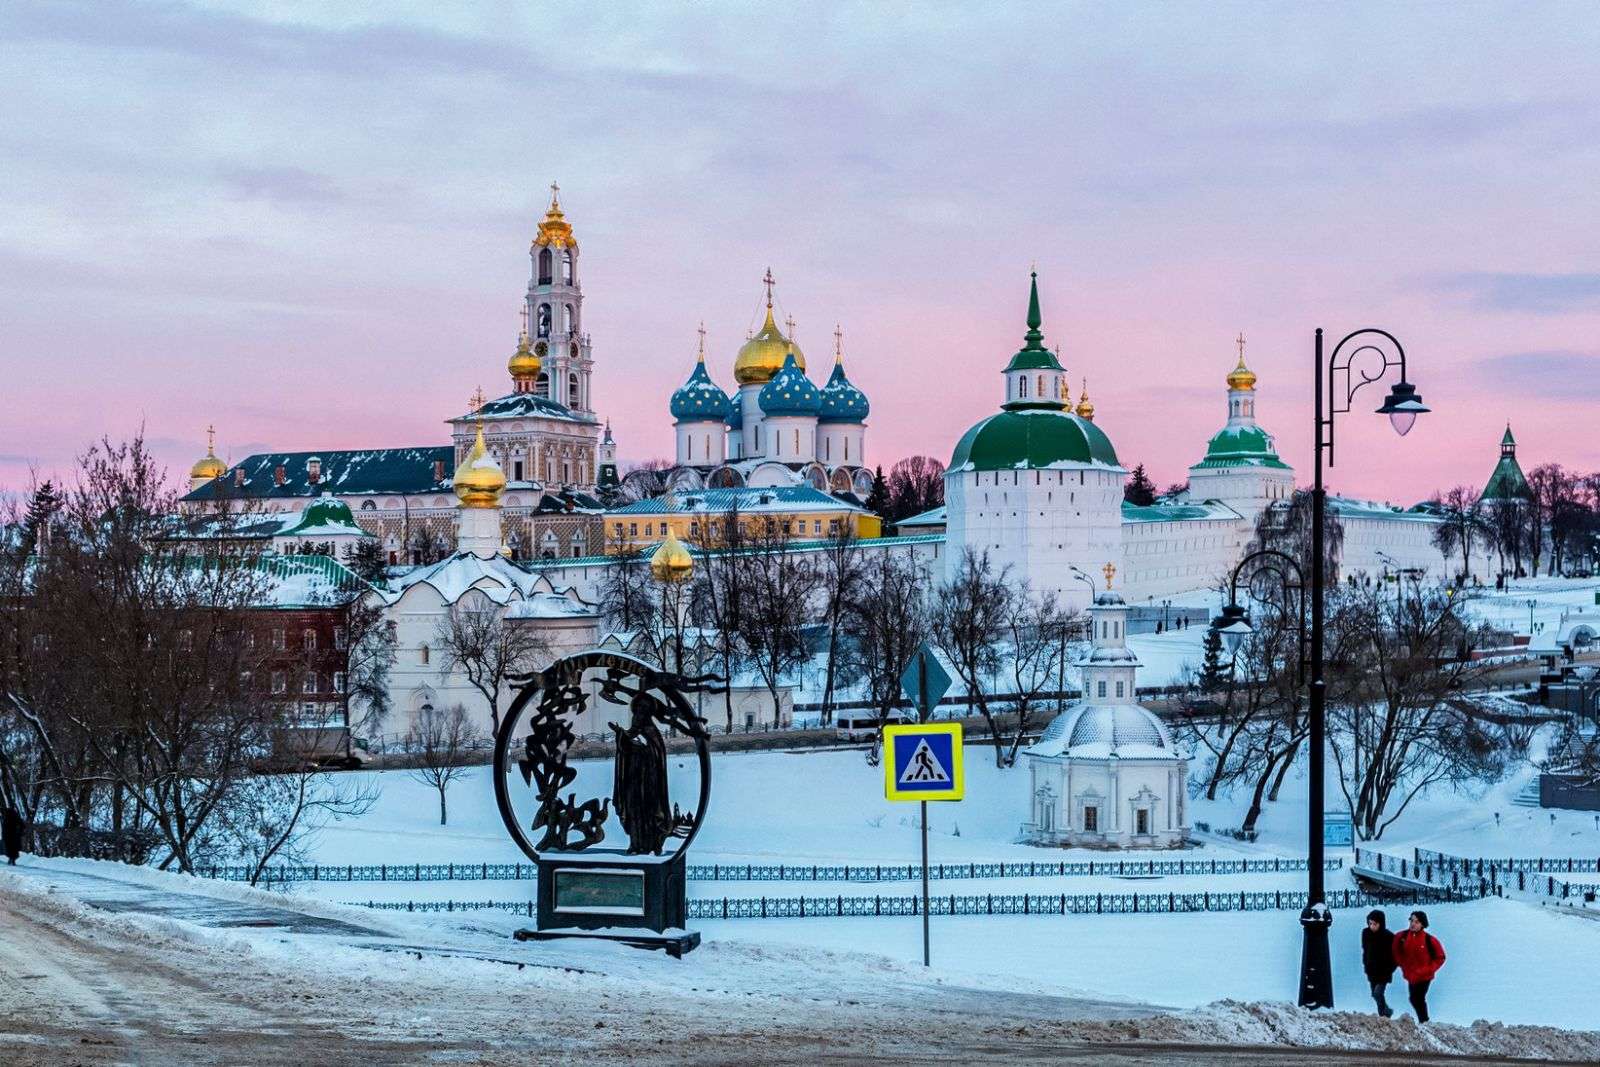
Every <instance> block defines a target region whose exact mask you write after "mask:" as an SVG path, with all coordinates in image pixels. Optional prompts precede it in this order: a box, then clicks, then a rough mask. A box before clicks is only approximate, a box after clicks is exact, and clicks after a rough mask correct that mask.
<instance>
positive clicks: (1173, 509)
mask: <svg viewBox="0 0 1600 1067" xmlns="http://www.w3.org/2000/svg"><path fill="white" fill-rule="evenodd" d="M1241 518H1243V516H1242V515H1240V514H1239V513H1238V512H1237V511H1235V510H1233V509H1232V508H1230V507H1229V506H1228V505H1226V504H1224V503H1222V502H1221V501H1220V500H1202V501H1199V502H1198V503H1196V502H1185V503H1182V504H1145V505H1143V506H1140V505H1136V504H1130V503H1128V502H1127V501H1126V500H1124V501H1123V502H1122V521H1123V522H1203V521H1208V520H1216V519H1223V520H1230V519H1241Z"/></svg>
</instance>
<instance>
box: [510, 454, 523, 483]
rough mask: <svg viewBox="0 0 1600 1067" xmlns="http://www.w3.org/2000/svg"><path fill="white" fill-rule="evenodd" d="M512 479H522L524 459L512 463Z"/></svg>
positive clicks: (516, 480)
mask: <svg viewBox="0 0 1600 1067" xmlns="http://www.w3.org/2000/svg"><path fill="white" fill-rule="evenodd" d="M511 480H512V481H515V482H520V481H522V460H520V459H519V460H517V461H516V462H515V463H513V464H511Z"/></svg>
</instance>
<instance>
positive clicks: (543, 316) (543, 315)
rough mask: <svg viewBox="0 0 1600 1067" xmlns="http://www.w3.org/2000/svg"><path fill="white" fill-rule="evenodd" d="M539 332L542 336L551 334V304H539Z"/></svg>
mask: <svg viewBox="0 0 1600 1067" xmlns="http://www.w3.org/2000/svg"><path fill="white" fill-rule="evenodd" d="M538 334H539V336H540V337H549V336H550V305H549V304H540V305H539V322H538Z"/></svg>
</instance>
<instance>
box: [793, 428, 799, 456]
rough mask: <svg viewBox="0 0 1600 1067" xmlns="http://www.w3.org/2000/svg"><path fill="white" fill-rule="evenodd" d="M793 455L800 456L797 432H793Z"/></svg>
mask: <svg viewBox="0 0 1600 1067" xmlns="http://www.w3.org/2000/svg"><path fill="white" fill-rule="evenodd" d="M794 454H795V455H797V456H798V455H799V454H800V431H799V430H795V432H794Z"/></svg>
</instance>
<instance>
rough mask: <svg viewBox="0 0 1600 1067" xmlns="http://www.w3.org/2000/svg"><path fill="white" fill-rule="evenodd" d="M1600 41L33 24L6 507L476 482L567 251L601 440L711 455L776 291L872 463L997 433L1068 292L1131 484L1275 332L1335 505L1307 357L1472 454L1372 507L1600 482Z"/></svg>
mask: <svg viewBox="0 0 1600 1067" xmlns="http://www.w3.org/2000/svg"><path fill="white" fill-rule="evenodd" d="M1597 85H1600V17H1597V16H1596V10H1595V8H1594V7H1593V6H1591V5H1587V4H1580V3H1568V4H1550V5H1540V4H1505V5H1491V4H1451V5H1442V4H1441V5H1432V4H1428V5H1424V4H1404V5H1396V4H1337V5H1331V4H1302V5H1295V4H1270V5H1269V4H1228V3H1223V4H1214V3H1213V4H1134V3H1115V4H1112V3H1107V4H1096V5H1066V4H1045V3H1038V4H1020V3H1019V4H977V3H964V4H940V5H929V4H920V3H919V4H901V3H879V4H849V5H828V4H820V5H793V6H791V5H776V4H756V3H749V4H732V3H704V4H688V3H653V4H640V5H637V6H626V5H622V4H581V5H571V6H566V5H556V4H512V3H506V4H489V5H469V4H434V3H426V4H416V5H405V4H382V5H378V4H357V3H350V4H331V5H330V4H322V3H307V4H296V3H248V4H246V3H235V4H228V3H217V4H193V5H191V4H182V3H147V4H140V5H132V4H128V5H124V4H115V3H94V4H84V5H74V4H71V3H33V2H30V0H11V2H9V3H7V4H5V5H4V6H3V8H0V99H3V100H4V101H5V105H4V110H5V115H6V118H5V121H4V122H0V205H3V210H0V366H3V369H4V372H5V373H4V382H5V385H4V388H3V390H0V419H3V426H4V432H3V437H0V487H5V488H9V489H13V490H15V489H19V488H22V487H24V486H25V485H26V484H27V482H28V479H29V477H30V472H31V471H37V472H38V474H39V475H40V476H41V477H42V476H49V475H60V474H61V473H64V472H65V471H67V470H68V469H69V468H70V466H71V463H72V459H73V456H74V455H75V454H76V453H78V452H80V451H81V450H82V449H83V448H84V447H85V445H86V444H88V443H89V442H90V441H91V440H93V439H95V438H97V437H99V436H100V435H102V434H107V435H110V436H112V437H113V438H120V437H125V436H128V435H131V434H132V433H134V432H135V431H137V430H138V428H139V427H140V425H141V424H142V425H143V426H144V427H145V430H146V433H147V436H148V437H149V439H150V440H151V442H152V443H153V445H154V447H155V449H156V451H157V453H158V454H159V455H160V456H161V457H162V458H163V459H164V460H166V461H167V462H168V463H169V464H170V465H171V468H172V472H173V474H174V475H176V476H182V475H183V474H185V473H186V472H187V468H188V466H189V464H190V463H192V462H193V461H194V459H195V458H197V457H198V456H199V455H200V454H201V453H202V452H203V451H204V445H205V433H204V429H205V427H206V425H207V424H208V423H211V422H214V423H215V424H216V426H217V431H218V453H219V454H220V455H222V456H224V457H225V458H227V457H233V458H241V457H243V456H244V455H247V454H248V453H250V452H254V451H260V450H266V449H283V450H290V449H293V450H301V449H306V450H331V449H338V448H354V447H382V446H399V445H420V444H442V443H445V442H446V441H447V440H448V436H447V427H446V426H445V425H444V422H443V420H444V419H446V418H447V417H449V416H452V415H457V414H459V413H461V412H462V411H463V410H464V409H465V407H466V401H467V398H468V396H469V395H470V394H471V393H472V392H473V390H474V388H476V387H477V386H479V385H482V387H483V388H484V390H485V391H486V392H487V393H489V394H490V395H491V396H493V395H499V394H501V393H504V392H507V391H509V389H510V383H509V379H508V378H507V376H506V372H505V362H506V359H507V357H508V356H509V355H510V354H511V351H512V349H513V347H514V345H515V341H516V335H517V330H518V328H519V308H520V307H521V299H522V294H523V292H524V291H525V289H526V286H527V282H528V273H529V260H528V256H527V249H528V243H529V240H530V238H531V236H532V234H533V232H534V226H535V224H536V222H537V221H538V219H539V218H540V216H541V215H542V213H543V210H544V207H545V204H546V203H547V202H548V199H549V190H548V185H549V183H550V182H551V181H552V180H558V181H559V182H560V184H561V188H562V201H563V205H564V206H565V208H566V210H567V213H568V218H569V219H570V221H571V222H572V224H573V226H574V228H575V230H576V233H577V236H578V240H579V242H580V245H581V249H582V260H581V272H582V281H583V283H584V293H585V297H586V300H585V305H584V308H585V316H586V317H585V325H586V328H587V329H588V331H589V332H590V333H591V334H592V335H593V337H594V352H595V358H596V364H597V366H596V374H595V387H594V397H595V403H596V407H597V408H598V409H599V410H600V412H601V413H602V414H603V415H606V416H609V417H610V418H611V419H612V421H613V424H614V426H615V430H616V435H617V439H618V442H619V446H620V450H621V453H622V457H623V459H624V461H625V462H626V461H629V460H640V459H645V458H649V457H654V456H666V455H669V454H670V451H671V447H672V432H671V425H670V418H669V416H668V414H667V399H668V396H669V394H670V393H671V392H672V390H673V389H674V388H676V387H677V386H678V385H679V384H680V383H681V382H682V381H683V380H684V378H685V377H686V376H687V374H688V372H689V370H690V369H691V366H692V361H693V354H694V348H695V340H696V334H695V329H696V326H697V325H698V324H699V323H700V321H701V320H702V319H703V320H704V321H705V323H706V329H707V331H708V349H709V353H710V360H709V362H710V369H711V372H712V376H713V378H714V379H715V380H716V381H717V382H718V384H720V385H722V386H723V387H724V388H728V387H731V386H732V384H733V382H732V373H731V368H732V361H733V357H734V354H735V352H736V351H737V349H738V346H739V344H740V343H741V342H742V340H743V338H744V335H745V331H746V330H747V329H748V328H750V327H752V326H755V325H758V324H759V307H760V299H761V284H760V279H761V275H762V272H763V271H764V270H765V269H766V268H767V267H768V266H770V267H771V268H772V270H773V272H774V274H775V275H776V277H777V279H778V297H779V300H780V302H781V305H782V309H783V310H784V311H786V312H787V313H788V314H792V315H793V316H794V317H795V319H796V320H797V322H798V339H799V341H800V343H801V345H802V347H803V348H804V349H805V351H806V353H807V355H808V358H809V361H810V363H811V367H812V375H813V377H814V378H815V379H816V380H818V381H819V382H820V381H821V380H822V379H823V378H824V377H825V376H826V372H827V367H828V362H829V359H828V354H829V350H830V348H831V344H832V337H831V334H832V332H833V329H834V324H835V323H836V322H837V323H839V324H840V325H841V326H842V329H843V331H844V345H845V358H846V366H847V368H848V370H849V372H850V374H851V376H852V378H853V379H854V380H855V382H856V383H857V384H858V385H860V386H861V387H862V389H864V390H865V391H866V393H867V394H868V396H869V397H870V398H871V401H872V417H871V420H870V428H869V431H868V442H867V443H868V449H869V455H870V457H871V459H872V460H873V461H874V462H881V463H883V464H884V465H885V466H888V465H889V464H890V463H892V462H893V461H894V460H896V459H899V458H901V457H903V456H905V455H908V454H912V453H917V452H923V453H927V454H930V455H933V456H936V457H938V458H940V459H941V460H945V459H948V458H949V454H950V450H951V447H952V446H953V444H954V443H955V441H956V439H957V437H958V436H959V435H960V433H961V432H962V431H963V430H964V429H965V428H966V427H967V426H968V425H970V424H971V423H972V422H974V421H976V420H977V419H979V418H981V417H983V416H985V415H987V414H989V413H991V412H993V411H994V410H995V409H996V407H997V405H998V403H999V401H1000V397H1001V378H1000V374H999V371H1000V368H1001V367H1002V366H1003V365H1004V364H1005V362H1006V360H1007V358H1008V357H1009V356H1010V354H1011V353H1012V352H1013V351H1015V350H1016V348H1017V347H1018V346H1019V344H1020V343H1021V335H1022V331H1023V329H1024V326H1023V314H1024V311H1025V301H1026V295H1027V292H1026V287H1027V277H1028V269H1029V266H1030V264H1033V263H1036V264H1037V267H1038V271H1039V282H1040V294H1041V298H1042V301H1043V306H1044V329H1045V334H1046V339H1047V343H1049V344H1051V345H1052V346H1054V345H1060V347H1061V354H1062V359H1063V361H1064V362H1065V364H1066V366H1067V368H1068V371H1069V373H1070V375H1071V377H1072V379H1073V382H1074V387H1075V388H1076V386H1077V383H1078V380H1079V379H1080V378H1081V377H1082V376H1084V375H1087V376H1088V379H1089V388H1090V393H1091V395H1092V396H1093V398H1094V401H1095V403H1096V404H1097V406H1098V409H1099V413H1098V415H1097V422H1098V423H1099V424H1100V425H1101V426H1102V427H1103V428H1104V429H1105V430H1106V431H1107V433H1108V434H1109V435H1110V436H1111V438H1112V440H1113V442H1115V445H1116V448H1117V451H1118V453H1119V455H1120V456H1121V458H1122V460H1123V462H1124V464H1125V465H1126V466H1129V467H1132V466H1133V465H1134V464H1135V463H1138V462H1143V463H1145V464H1146V465H1147V467H1148V468H1149V470H1150V472H1151V474H1152V476H1153V477H1154V478H1155V479H1156V481H1157V482H1158V483H1159V484H1162V485H1165V484H1167V483H1169V482H1172V481H1177V480H1181V479H1182V478H1183V477H1184V468H1185V467H1187V465H1188V464H1190V463H1192V462H1194V461H1195V460H1196V459H1198V458H1199V456H1200V454H1201V452H1202V451H1203V449H1204V445H1205V441H1206V439H1207V437H1208V436H1209V435H1210V434H1211V433H1212V432H1214V431H1215V430H1216V429H1217V428H1218V427H1219V426H1220V425H1221V424H1222V422H1223V420H1224V417H1225V413H1226V409H1225V405H1224V396H1223V385H1222V381H1223V376H1224V375H1225V374H1226V373H1227V372H1228V370H1229V369H1231V367H1232V365H1233V359H1234V355H1235V349H1234V345H1233V338H1234V336H1235V335H1236V334H1238V333H1239V332H1241V331H1243V332H1244V334H1245V335H1246V336H1247V338H1248V340H1249V347H1248V353H1247V354H1248V358H1249V362H1250V364H1251V366H1252V367H1253V368H1254V369H1255V370H1256V371H1257V373H1258V374H1259V375H1260V378H1261V382H1260V401H1259V413H1260V416H1261V419H1262V422H1263V423H1264V425H1266V426H1267V427H1268V428H1269V429H1270V430H1272V431H1273V432H1275V433H1276V434H1277V436H1278V443H1279V447H1280V450H1281V451H1282V453H1283V454H1284V456H1285V458H1286V459H1288V460H1289V461H1290V462H1291V463H1293V464H1294V465H1295V466H1296V467H1297V468H1298V469H1299V471H1300V473H1301V477H1302V479H1303V480H1309V474H1310V469H1309V468H1310V440H1311V428H1310V424H1311V416H1310V408H1309V405H1310V395H1311V373H1312V372H1311V338H1312V331H1313V329H1314V328H1315V327H1317V326H1322V327H1325V328H1326V329H1327V330H1328V331H1329V332H1330V333H1331V334H1333V335H1335V336H1338V335H1341V334H1343V333H1344V332H1346V331H1348V330H1351V329H1354V328H1356V327H1360V326H1367V325H1377V326H1382V327H1385V328H1387V329H1389V330H1391V331H1392V332H1394V333H1396V334H1397V335H1399V337H1400V338H1401V339H1402V341H1403V342H1404V343H1405V344H1406V347H1407V352H1408V355H1409V357H1410V360H1411V364H1412V368H1411V370H1412V373H1411V377H1412V379H1413V380H1414V381H1415V382H1416V383H1417V385H1418V388H1419V390H1420V392H1421V393H1422V396H1423V398H1424V399H1425V400H1426V402H1427V403H1428V404H1429V405H1430V406H1431V407H1432V408H1433V409H1434V412H1435V413H1434V414H1432V415H1430V416H1426V417H1424V418H1423V419H1422V420H1420V421H1419V422H1418V425H1417V428H1416V430H1415V431H1413V433H1412V434H1411V436H1410V437H1408V438H1406V439H1405V440H1404V441H1403V442H1401V441H1398V440H1397V439H1396V438H1394V436H1393V434H1392V433H1391V432H1390V431H1389V430H1388V428H1387V426H1386V424H1385V423H1384V421H1383V420H1382V419H1380V418H1378V417H1376V416H1368V415H1365V414H1363V412H1365V411H1370V410H1371V409H1372V408H1374V407H1376V406H1377V405H1378V403H1379V402H1380V401H1381V399H1382V390H1381V389H1380V388H1379V387H1376V386H1373V387H1369V389H1368V390H1367V392H1366V393H1363V394H1362V396H1361V397H1360V398H1358V402H1357V411H1356V412H1355V413H1354V414H1352V415H1349V416H1344V417H1343V418H1342V419H1341V422H1340V426H1339V442H1340V452H1339V456H1338V459H1339V465H1338V466H1337V467H1336V468H1334V469H1333V471H1332V472H1331V476H1330V485H1331V486H1332V487H1333V488H1335V489H1336V490H1338V491H1341V492H1345V493H1350V494H1354V495H1367V496H1373V497H1377V498H1380V499H1391V500H1394V501H1396V502H1407V503H1409V502H1412V501H1414V500H1417V499H1419V498H1421V497H1424V496H1427V495H1429V494H1430V493H1432V492H1433V491H1434V490H1436V489H1439V488H1443V487H1448V486H1450V485H1454V484H1457V483H1470V484H1472V485H1473V486H1475V487H1478V486H1481V485H1482V483H1483V482H1484V480H1485V479H1486V478H1487V476H1488V474H1489V471H1490V469H1491V468H1492V467H1493V466H1494V461H1495V456H1496V446H1497V443H1498V439H1499V436H1500V433H1501V430H1502V429H1503V426H1504V424H1505V422H1506V421H1507V420H1508V419H1509V420H1510V421H1511V423H1512V424H1513V426H1514V428H1515V430H1516V434H1517V437H1518V440H1519V442H1520V444H1521V458H1522V460H1523V463H1524V466H1525V467H1532V466H1534V465H1537V464H1538V463H1541V462H1546V461H1551V460H1555V461H1559V462H1562V463H1564V464H1567V465H1570V466H1574V467H1578V468H1582V469H1593V468H1596V467H1600V434H1597V433H1596V432H1595V413H1596V404H1595V400H1596V396H1597V393H1600V388H1597V382H1600V342H1597V340H1596V338H1597V337H1600V95H1597V94H1596V92H1595V87H1596V86H1597Z"/></svg>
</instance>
